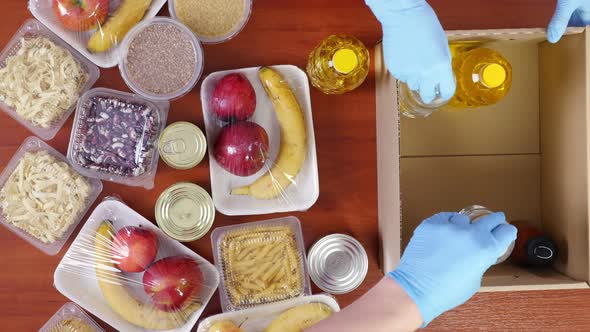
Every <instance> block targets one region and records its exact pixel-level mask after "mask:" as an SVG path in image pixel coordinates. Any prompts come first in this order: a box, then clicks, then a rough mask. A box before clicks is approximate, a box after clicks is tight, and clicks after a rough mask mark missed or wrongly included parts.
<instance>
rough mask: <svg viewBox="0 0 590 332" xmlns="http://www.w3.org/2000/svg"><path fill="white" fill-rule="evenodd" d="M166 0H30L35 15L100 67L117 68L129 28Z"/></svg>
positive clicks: (154, 14) (151, 16) (154, 12)
mask: <svg viewBox="0 0 590 332" xmlns="http://www.w3.org/2000/svg"><path fill="white" fill-rule="evenodd" d="M165 3H166V0H96V1H71V0H29V10H30V11H31V13H32V14H33V16H34V17H35V18H36V19H38V20H39V21H41V22H42V23H43V24H44V25H45V26H47V27H48V28H49V29H50V30H52V31H53V32H54V33H55V34H57V35H58V36H59V37H60V38H61V39H63V40H64V41H66V42H67V43H68V44H70V45H72V47H73V48H75V49H76V50H77V51H78V52H80V53H81V54H83V55H84V56H85V57H87V58H88V59H90V60H91V61H92V62H94V63H95V64H96V65H98V66H99V67H103V68H109V67H114V66H116V65H117V63H118V62H119V54H118V50H119V48H120V45H121V42H122V41H123V38H125V35H126V34H127V32H129V30H131V29H132V28H133V27H134V26H135V25H137V24H138V23H140V22H141V21H143V20H145V19H150V18H153V17H155V16H156V14H157V13H158V11H159V10H160V9H161V8H162V6H164V4H165Z"/></svg>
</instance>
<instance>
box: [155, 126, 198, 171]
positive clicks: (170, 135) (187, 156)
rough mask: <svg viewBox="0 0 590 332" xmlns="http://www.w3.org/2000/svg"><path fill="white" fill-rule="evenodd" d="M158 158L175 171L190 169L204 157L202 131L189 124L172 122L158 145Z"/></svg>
mask: <svg viewBox="0 0 590 332" xmlns="http://www.w3.org/2000/svg"><path fill="white" fill-rule="evenodd" d="M158 149H159V151H160V157H161V158H162V160H164V162H165V163H166V164H168V166H170V167H172V168H175V169H190V168H193V167H195V166H197V165H198V164H199V163H200V162H201V161H202V160H203V157H205V152H206V150H207V140H206V138H205V134H203V131H201V129H199V127H197V126H195V125H194V124H192V123H190V122H185V121H180V122H174V123H173V124H171V125H169V126H168V127H166V129H164V131H163V132H162V135H160V141H159V143H158Z"/></svg>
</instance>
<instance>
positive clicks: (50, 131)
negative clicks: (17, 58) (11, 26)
mask: <svg viewBox="0 0 590 332" xmlns="http://www.w3.org/2000/svg"><path fill="white" fill-rule="evenodd" d="M31 37H45V38H47V39H49V40H50V41H52V42H53V43H54V44H56V45H57V46H60V47H62V48H64V49H66V50H67V51H68V52H69V53H70V54H71V55H72V56H73V57H74V58H75V59H76V61H77V62H78V63H79V64H80V66H81V67H82V69H83V70H84V71H85V72H86V74H87V75H88V79H87V81H86V83H85V84H84V86H83V87H82V89H81V90H80V92H79V94H80V95H82V94H83V93H84V92H86V91H88V90H89V89H90V88H91V87H92V86H93V85H94V83H96V81H97V80H98V77H99V76H100V71H99V69H98V67H96V66H95V65H94V64H92V63H91V62H90V61H88V60H86V59H85V58H84V57H83V56H82V55H81V54H80V53H78V52H77V51H76V50H74V49H73V48H72V47H71V46H69V45H68V44H66V43H65V42H64V41H63V40H61V39H60V38H59V37H58V36H57V35H55V34H54V33H53V32H51V31H49V30H48V29H47V28H46V27H45V26H43V25H42V24H41V23H40V22H39V21H37V20H35V19H29V20H27V21H25V23H24V24H23V25H22V26H21V27H20V28H19V29H18V30H17V31H16V33H15V34H14V36H13V37H12V39H10V41H9V42H8V44H6V46H5V47H4V50H2V53H1V54H0V67H2V68H3V67H5V66H6V63H5V61H6V59H7V58H8V57H11V56H14V55H15V54H16V52H18V50H19V49H20V45H21V44H20V43H21V39H22V38H31ZM75 109H76V103H75V102H74V103H73V104H72V105H71V106H70V108H69V109H68V110H67V111H65V112H64V114H63V115H62V116H61V117H60V118H58V119H56V121H55V122H54V123H53V124H52V125H51V126H50V127H49V128H41V127H38V126H35V125H34V124H33V123H31V122H30V121H28V120H26V119H24V118H22V117H21V116H19V115H18V114H17V113H16V112H15V110H14V109H13V108H12V107H10V106H8V105H6V104H5V103H3V102H0V110H2V111H3V112H5V113H6V114H8V115H9V116H10V117H12V118H14V119H15V120H16V121H18V122H19V123H20V124H22V125H23V126H25V127H26V128H27V129H29V130H30V131H31V132H32V133H33V134H35V135H37V136H39V137H41V138H42V139H44V140H50V139H52V138H53V137H55V135H56V134H57V132H58V131H59V130H60V129H61V127H62V126H63V125H64V123H65V122H66V120H67V119H68V118H69V117H70V115H71V114H72V112H73V111H74V110H75Z"/></svg>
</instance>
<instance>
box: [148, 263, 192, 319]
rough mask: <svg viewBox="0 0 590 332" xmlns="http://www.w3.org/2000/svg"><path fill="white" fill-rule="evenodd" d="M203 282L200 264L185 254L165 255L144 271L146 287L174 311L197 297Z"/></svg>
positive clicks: (159, 302)
mask: <svg viewBox="0 0 590 332" xmlns="http://www.w3.org/2000/svg"><path fill="white" fill-rule="evenodd" d="M202 286H203V273H202V272H201V269H200V268H199V264H197V262H196V261H195V260H194V259H192V258H190V257H182V256H174V257H166V258H163V259H161V260H159V261H157V262H155V263H154V264H152V266H150V267H149V269H147V271H145V273H144V274H143V288H144V290H145V292H146V293H147V294H148V295H149V296H150V298H151V300H152V303H153V304H154V305H155V306H156V307H157V308H158V309H161V310H165V311H174V310H177V309H179V308H182V307H183V306H184V305H185V303H186V302H187V300H189V299H191V298H194V297H195V296H196V295H197V294H198V293H199V292H200V291H201V288H202Z"/></svg>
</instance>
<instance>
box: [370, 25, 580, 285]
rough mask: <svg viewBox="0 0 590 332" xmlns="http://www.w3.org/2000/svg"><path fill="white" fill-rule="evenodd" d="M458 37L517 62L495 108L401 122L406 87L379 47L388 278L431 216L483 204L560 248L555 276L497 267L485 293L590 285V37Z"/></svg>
mask: <svg viewBox="0 0 590 332" xmlns="http://www.w3.org/2000/svg"><path fill="white" fill-rule="evenodd" d="M448 36H449V40H450V41H473V40H478V41H484V42H485V46H486V47H490V48H494V49H497V50H499V51H500V52H501V53H502V54H503V55H504V56H505V57H506V58H507V59H508V60H509V61H510V63H511V64H512V67H513V85H512V88H511V91H510V93H509V94H508V95H507V96H506V98H504V99H503V100H502V101H501V102H499V103H498V104H496V105H493V106H488V107H481V108H477V109H466V110H456V111H440V112H435V113H434V114H433V115H432V116H430V117H429V118H426V119H409V118H405V117H400V113H399V111H398V103H397V85H396V81H395V79H394V78H393V77H392V76H391V75H390V74H389V73H388V71H387V69H386V68H385V67H384V64H383V58H382V49H381V45H377V47H376V52H375V58H376V59H375V71H376V81H377V150H378V152H377V163H378V181H379V184H378V190H379V230H380V236H381V249H382V257H381V259H382V268H383V270H384V271H390V270H392V269H394V268H395V266H396V265H397V264H398V262H399V258H400V254H401V252H403V248H404V247H405V245H406V244H407V242H408V240H409V239H410V237H411V235H412V232H413V230H414V228H415V227H416V226H417V225H418V224H419V223H420V222H421V221H422V220H423V219H424V218H426V217H428V216H430V215H432V214H433V213H436V212H439V211H459V210H461V209H462V208H463V207H465V206H468V205H472V204H479V205H484V206H486V207H488V208H490V209H492V210H495V211H505V213H506V215H507V217H508V219H509V220H526V221H528V222H530V223H532V224H534V225H536V226H537V227H540V228H542V229H543V230H544V231H546V232H547V233H548V234H550V235H551V236H552V237H553V238H554V239H555V241H556V243H557V245H558V246H559V249H560V257H559V260H558V263H557V264H556V265H555V267H554V268H553V269H549V270H534V269H526V268H522V267H518V266H515V265H512V264H511V263H509V262H506V263H502V264H500V265H497V266H494V267H492V268H491V269H490V270H489V271H488V272H487V273H486V274H485V275H484V279H483V287H482V291H505V290H539V289H572V288H589V285H588V281H589V278H590V261H589V259H590V255H589V233H588V225H589V215H590V210H589V208H590V206H589V199H590V193H589V185H590V182H589V179H590V177H589V176H588V175H589V167H590V116H589V115H590V109H589V106H590V105H589V103H590V91H589V89H590V68H589V67H588V64H589V63H590V61H589V52H590V32H589V31H588V30H586V29H581V28H577V29H569V30H568V32H567V35H566V36H564V38H563V39H562V41H560V42H559V43H558V44H557V45H552V44H549V43H548V42H547V41H546V35H545V30H544V29H516V30H479V31H452V32H449V33H448ZM450 240H451V239H450Z"/></svg>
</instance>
